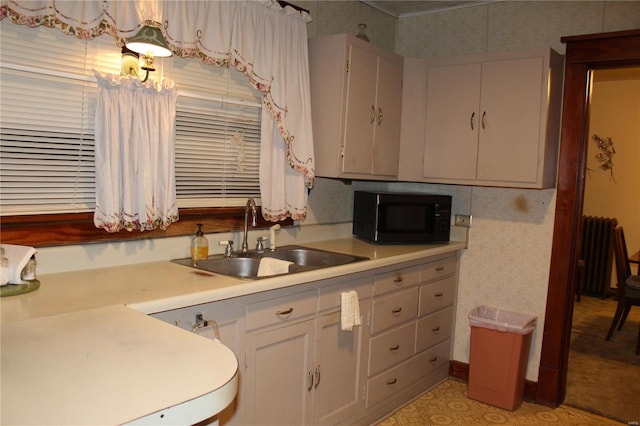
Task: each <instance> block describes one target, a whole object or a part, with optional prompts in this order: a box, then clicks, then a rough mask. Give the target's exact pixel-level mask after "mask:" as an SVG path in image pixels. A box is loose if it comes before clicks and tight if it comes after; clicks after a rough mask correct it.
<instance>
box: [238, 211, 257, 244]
mask: <svg viewBox="0 0 640 426" xmlns="http://www.w3.org/2000/svg"><path fill="white" fill-rule="evenodd" d="M249 210H251V226H256V225H257V224H258V223H257V221H256V219H257V218H256V200H254V199H253V198H249V199H248V200H247V204H246V205H245V206H244V235H243V237H242V247H241V249H242V253H246V252H247V251H249V244H248V243H247V232H248V231H249V229H248V228H249Z"/></svg>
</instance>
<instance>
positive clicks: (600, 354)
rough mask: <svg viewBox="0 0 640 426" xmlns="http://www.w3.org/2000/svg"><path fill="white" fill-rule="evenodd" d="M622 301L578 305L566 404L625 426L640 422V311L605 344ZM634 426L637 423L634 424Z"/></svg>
mask: <svg viewBox="0 0 640 426" xmlns="http://www.w3.org/2000/svg"><path fill="white" fill-rule="evenodd" d="M616 305H617V301H615V300H613V299H600V298H598V297H585V296H582V300H581V301H580V302H579V303H576V304H575V305H574V312H573V327H572V330H571V346H570V349H571V350H570V352H569V370H568V374H567V392H566V397H565V400H564V403H565V404H566V405H570V406H573V407H578V408H582V409H584V410H587V411H590V412H592V413H598V414H601V415H603V416H606V417H609V418H612V419H616V420H619V421H621V422H623V423H627V422H634V421H635V422H638V421H640V355H636V354H635V347H636V339H637V336H638V324H639V323H640V307H632V308H631V311H630V313H629V317H628V318H627V321H626V322H625V324H624V326H623V328H622V330H620V331H616V332H615V333H614V334H613V336H612V337H611V340H610V341H608V342H607V341H605V340H604V338H605V336H606V335H607V331H608V330H609V326H610V325H611V319H612V318H613V314H614V312H615V310H616ZM630 424H631V423H630Z"/></svg>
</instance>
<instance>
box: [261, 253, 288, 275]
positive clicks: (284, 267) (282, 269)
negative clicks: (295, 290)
mask: <svg viewBox="0 0 640 426" xmlns="http://www.w3.org/2000/svg"><path fill="white" fill-rule="evenodd" d="M289 265H293V262H288V261H286V260H280V259H274V258H272V257H263V258H262V259H260V265H259V266H258V276H259V277H268V276H271V275H279V274H286V273H288V272H289Z"/></svg>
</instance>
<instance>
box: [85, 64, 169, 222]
mask: <svg viewBox="0 0 640 426" xmlns="http://www.w3.org/2000/svg"><path fill="white" fill-rule="evenodd" d="M95 76H96V80H97V82H98V102H97V104H96V121H95V164H96V211H95V214H94V217H93V222H94V224H95V225H96V227H98V228H102V229H104V230H106V231H108V232H116V231H119V230H121V229H126V230H127V231H132V230H134V229H139V230H140V231H145V230H153V229H156V228H158V227H159V228H160V229H166V228H167V227H168V226H169V225H170V224H172V223H173V222H175V221H177V220H178V207H177V205H176V187H175V155H174V152H175V142H176V135H175V127H176V126H175V118H176V100H177V96H178V93H177V90H176V88H175V87H174V86H173V84H172V82H171V81H169V80H166V79H165V80H163V81H162V84H159V83H154V82H153V81H150V80H149V81H147V82H146V84H143V83H141V82H140V81H139V80H138V79H136V78H131V77H120V76H114V75H106V76H101V75H100V74H99V73H97V72H96V73H95Z"/></svg>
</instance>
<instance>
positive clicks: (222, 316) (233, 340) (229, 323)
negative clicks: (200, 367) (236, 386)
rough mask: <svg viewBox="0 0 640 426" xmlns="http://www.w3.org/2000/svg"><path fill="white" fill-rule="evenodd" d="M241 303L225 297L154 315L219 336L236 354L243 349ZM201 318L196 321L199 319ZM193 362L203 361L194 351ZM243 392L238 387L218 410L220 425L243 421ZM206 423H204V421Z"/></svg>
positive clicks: (192, 329) (211, 337)
mask: <svg viewBox="0 0 640 426" xmlns="http://www.w3.org/2000/svg"><path fill="white" fill-rule="evenodd" d="M243 313H244V303H242V302H241V301H240V300H238V299H236V300H225V301H221V302H212V303H207V304H204V305H197V306H190V307H187V308H182V309H177V310H171V311H165V312H159V313H157V314H153V317H154V318H157V319H160V320H162V321H165V322H168V323H170V324H174V325H176V326H178V327H180V328H183V329H185V330H189V331H193V332H194V333H196V334H199V335H201V336H203V337H206V338H209V339H219V340H220V342H221V343H223V344H224V345H225V346H226V347H228V348H229V349H231V350H232V351H233V353H234V354H235V355H236V358H238V359H240V358H239V357H238V354H240V353H242V352H243V351H244V348H243V338H242V337H243V330H244V324H243V321H242V320H243V318H244V315H243ZM199 318H201V322H200V323H198V319H199ZM194 362H205V360H203V359H201V358H199V355H198V354H194ZM238 375H239V382H242V380H243V376H244V368H242V365H241V366H240V368H238ZM242 407H243V404H242V395H241V393H240V391H238V394H237V395H236V398H235V400H234V401H233V402H232V403H231V404H230V405H229V406H228V407H226V408H225V409H224V410H223V411H221V412H220V413H218V415H217V416H216V418H215V419H216V420H217V421H218V424H219V425H220V426H238V425H242V424H245V422H244V421H243V418H242V415H243V410H242ZM203 424H206V423H203Z"/></svg>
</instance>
